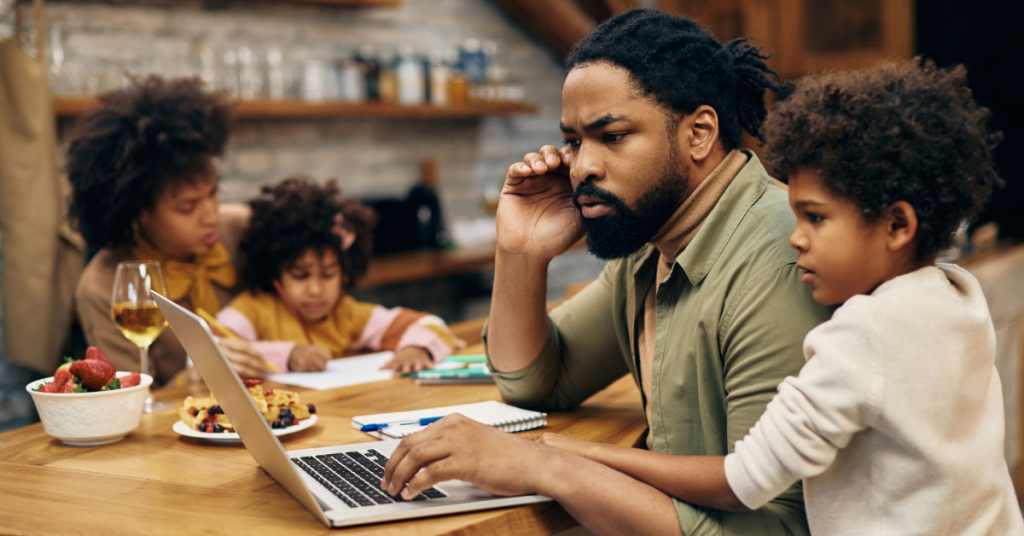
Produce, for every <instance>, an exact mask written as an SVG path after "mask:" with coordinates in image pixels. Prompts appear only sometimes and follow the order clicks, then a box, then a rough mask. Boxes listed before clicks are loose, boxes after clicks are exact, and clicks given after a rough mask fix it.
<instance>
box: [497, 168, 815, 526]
mask: <svg viewBox="0 0 1024 536" xmlns="http://www.w3.org/2000/svg"><path fill="white" fill-rule="evenodd" d="M747 154H748V156H749V158H750V159H749V161H748V162H747V164H746V165H745V166H744V167H743V168H742V169H741V170H740V172H739V174H738V175H737V176H736V178H735V179H733V181H732V184H731V185H730V186H729V187H728V189H727V190H726V191H725V193H724V194H723V195H722V197H721V199H720V200H719V202H718V203H717V205H716V206H715V208H714V209H712V210H711V213H710V214H708V216H707V219H706V220H705V221H704V224H703V226H702V227H701V229H700V230H699V231H698V232H697V235H696V236H695V237H694V238H693V241H692V242H690V244H689V245H688V246H687V247H686V248H685V249H684V250H683V252H682V253H681V254H680V255H679V256H678V257H677V258H676V261H675V264H674V265H673V266H672V268H671V271H670V272H669V275H668V276H667V277H666V279H665V280H664V281H663V282H662V284H661V286H660V288H659V289H658V293H657V296H656V303H657V313H656V314H657V325H656V329H657V331H656V333H655V343H654V357H653V364H652V372H653V378H654V381H653V383H652V385H651V395H650V399H649V400H648V399H647V397H644V404H645V407H646V405H647V404H650V406H651V408H650V409H651V412H650V414H651V418H650V422H648V426H649V428H650V431H649V433H650V434H651V435H652V437H653V441H652V445H653V450H654V451H656V452H663V453H668V454H685V455H725V454H728V453H730V452H732V450H733V446H734V445H735V443H736V442H737V441H739V440H740V439H743V437H744V436H746V434H747V432H748V431H749V430H750V429H751V427H753V425H754V423H755V422H757V419H758V418H759V417H760V416H761V413H762V412H763V411H764V409H765V406H766V405H767V404H768V402H769V401H770V400H771V399H772V397H773V396H774V395H775V392H776V387H777V386H778V384H779V383H780V382H781V381H782V379H783V378H785V377H786V376H795V375H796V374H797V373H798V371H799V370H800V367H801V366H802V365H803V364H804V357H803V352H802V344H803V339H804V335H806V334H807V332H808V331H810V330H811V328H813V327H815V326H816V325H818V324H819V323H821V322H823V321H825V320H827V319H828V318H829V316H830V315H831V309H830V308H826V307H823V306H821V305H819V304H817V303H816V302H815V301H814V300H813V299H812V298H811V293H810V289H809V288H808V287H807V286H806V285H804V284H803V283H802V282H801V281H800V272H799V270H798V269H797V267H796V258H797V254H796V251H794V250H793V249H792V248H790V247H789V235H790V233H792V231H793V228H794V226H795V218H794V216H793V213H792V212H791V211H790V209H789V203H788V199H787V195H786V192H785V191H783V190H782V189H780V188H778V187H777V186H775V184H774V182H773V181H772V179H771V177H769V176H768V173H767V172H766V171H765V169H764V167H763V166H762V165H761V163H760V161H759V160H758V159H757V156H755V155H754V154H752V153H749V152H748V153H747ZM657 261H658V255H657V251H656V249H655V248H653V247H652V246H650V245H647V246H645V247H644V248H643V249H641V250H640V251H639V252H637V253H635V254H633V255H632V256H630V257H627V258H624V259H618V260H614V261H611V262H609V263H608V264H607V266H606V267H605V269H604V271H603V272H602V273H601V276H600V277H599V278H598V279H597V280H596V281H594V282H593V283H591V284H590V285H588V286H587V287H586V288H585V289H584V290H583V291H581V292H580V293H579V294H577V295H576V296H575V297H574V298H572V299H571V300H569V301H567V302H566V303H564V304H563V305H562V306H560V307H558V308H557V309H555V310H553V311H552V312H551V314H550V319H549V320H550V331H549V334H548V339H547V342H546V343H545V345H544V348H543V349H542V350H541V351H540V353H539V355H538V356H537V358H536V359H535V360H534V361H533V362H532V363H530V364H529V365H527V366H526V367H524V368H523V369H521V370H518V371H514V372H505V373H495V377H496V378H497V383H498V388H499V390H500V391H501V394H502V397H504V399H505V400H506V401H507V402H509V403H511V404H515V405H518V406H525V407H532V408H543V409H548V410H562V409H570V408H574V407H576V406H577V405H579V404H580V403H582V402H583V401H584V400H586V399H587V398H588V397H590V396H591V395H593V394H594V393H596V392H598V391H600V390H601V389H603V388H605V387H607V386H608V385H609V384H611V383H612V382H614V381H615V380H617V379H618V378H620V377H622V375H624V374H626V373H629V374H632V375H633V379H634V380H635V381H636V382H637V385H638V386H639V384H640V377H639V373H638V371H637V365H636V364H637V344H636V342H637V341H636V321H637V317H638V315H639V314H642V313H643V307H644V299H645V297H646V296H647V293H648V290H649V289H650V287H651V285H652V284H653V283H654V277H655V273H656V269H657ZM485 342H486V338H485ZM492 370H493V367H492ZM673 501H674V502H675V505H676V510H677V513H678V515H679V522H680V527H681V529H682V532H683V534H687V535H723V536H724V535H757V534H764V535H784V534H807V532H808V530H807V521H806V517H805V515H804V504H803V495H802V491H801V488H800V486H799V484H798V485H796V486H794V487H792V488H790V489H789V490H788V491H786V492H785V493H783V494H782V495H780V496H779V497H777V498H776V499H775V500H774V501H772V502H770V503H768V504H767V505H765V506H764V507H763V508H761V509H760V510H758V511H756V512H753V513H731V512H724V511H719V510H713V509H709V508H702V507H698V506H693V505H690V504H687V503H684V502H682V501H679V500H677V499H673Z"/></svg>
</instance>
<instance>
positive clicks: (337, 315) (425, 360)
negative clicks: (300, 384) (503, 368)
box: [217, 177, 463, 373]
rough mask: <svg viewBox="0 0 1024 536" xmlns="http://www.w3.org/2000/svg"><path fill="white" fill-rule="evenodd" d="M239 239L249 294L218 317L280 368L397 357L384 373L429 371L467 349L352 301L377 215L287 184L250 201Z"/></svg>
mask: <svg viewBox="0 0 1024 536" xmlns="http://www.w3.org/2000/svg"><path fill="white" fill-rule="evenodd" d="M249 206H250V207H251V208H252V221H251V223H250V226H249V230H248V231H247V232H246V233H245V235H244V236H243V237H242V243H241V245H240V249H241V252H242V254H243V256H244V258H245V263H244V265H243V267H242V283H243V285H244V287H245V289H246V291H245V292H243V293H241V294H240V295H239V296H238V297H236V298H235V299H234V300H233V301H232V302H231V303H230V305H229V306H228V307H227V308H225V309H224V310H223V311H221V312H220V314H218V315H217V320H218V321H220V323H221V324H222V325H223V327H225V328H227V329H230V330H231V331H232V332H234V334H236V335H238V336H240V337H241V338H242V339H245V340H247V341H253V342H252V345H253V347H255V348H256V349H257V350H259V351H260V352H261V353H262V354H263V356H264V357H265V358H266V359H267V361H269V362H270V363H272V364H273V365H274V366H276V367H277V368H279V369H280V370H282V371H284V370H291V371H296V372H303V371H318V370H324V369H325V368H326V366H327V361H328V360H329V359H331V358H332V357H337V356H341V355H343V354H351V353H354V352H359V351H364V350H370V351H378V350H393V351H394V352H395V356H394V358H393V359H392V360H391V361H390V362H388V363H387V364H385V365H384V367H383V368H387V369H392V370H394V371H395V372H401V373H405V372H413V371H419V370H422V369H425V368H431V366H432V365H433V363H435V362H439V361H441V360H443V359H444V358H445V357H447V356H448V355H449V354H451V353H452V351H454V350H455V349H457V348H458V347H461V346H462V344H463V343H462V341H460V340H459V339H457V338H456V337H455V336H454V335H453V334H452V332H451V331H449V329H448V327H447V325H445V323H444V321H443V320H441V319H440V318H439V317H437V316H435V315H430V314H427V313H420V312H416V311H412V310H409V309H405V308H401V307H396V308H393V309H387V308H385V307H382V306H380V305H375V304H372V303H361V302H358V301H356V300H354V299H353V298H352V297H351V296H349V295H348V294H347V292H348V291H349V290H351V289H352V287H353V286H354V285H355V283H356V281H357V280H358V279H359V277H360V276H362V275H363V274H364V273H366V269H367V260H368V258H369V255H370V246H371V243H372V235H371V229H372V227H373V225H374V223H375V221H376V216H375V215H374V213H373V211H372V210H371V209H369V208H368V207H365V206H363V205H361V204H359V203H358V202H357V201H354V200H351V199H343V198H341V197H340V196H339V190H338V188H337V186H336V185H335V183H334V181H333V180H332V181H328V182H327V183H326V184H325V185H324V186H318V185H316V184H314V183H313V182H311V181H310V180H308V179H307V178H305V177H291V178H288V179H285V180H284V181H282V182H281V183H279V184H277V185H274V186H266V187H264V188H263V192H262V194H261V195H260V196H259V197H257V198H255V199H253V200H252V201H250V202H249Z"/></svg>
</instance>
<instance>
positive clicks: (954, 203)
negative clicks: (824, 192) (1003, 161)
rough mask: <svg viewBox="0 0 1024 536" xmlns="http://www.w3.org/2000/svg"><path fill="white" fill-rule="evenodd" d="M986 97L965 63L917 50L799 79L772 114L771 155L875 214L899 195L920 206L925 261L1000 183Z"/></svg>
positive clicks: (780, 167) (768, 126)
mask: <svg viewBox="0 0 1024 536" xmlns="http://www.w3.org/2000/svg"><path fill="white" fill-rule="evenodd" d="M990 115H991V113H990V112H989V110H988V109H987V108H983V107H981V106H978V104H977V103H976V102H975V101H974V99H973V98H972V96H971V90H970V88H968V87H967V70H966V69H965V68H964V67H963V66H958V67H956V68H953V69H948V70H947V69H941V68H939V67H937V66H936V65H935V63H934V62H932V61H931V60H923V59H922V58H920V57H918V58H914V59H913V60H905V61H899V62H887V63H882V64H879V65H877V66H875V67H872V68H869V69H864V70H859V71H853V72H836V73H826V74H822V75H817V76H809V77H805V78H802V79H800V80H799V81H798V82H797V84H796V87H795V90H794V92H793V93H792V95H790V96H789V97H788V98H787V99H786V100H784V101H782V102H779V103H778V104H776V105H775V107H774V109H773V110H772V112H771V114H769V116H768V119H767V121H766V122H765V133H766V134H767V136H768V144H767V146H766V147H765V160H766V161H767V163H768V165H769V166H770V167H771V169H772V171H773V172H774V173H775V175H776V177H778V178H779V179H781V180H784V181H785V180H788V177H789V176H790V175H791V174H793V173H796V172H797V171H799V170H801V169H808V170H813V171H816V172H818V174H819V175H820V176H821V179H822V181H823V182H824V184H825V186H826V187H827V188H829V189H830V190H831V191H832V192H834V193H835V194H836V195H839V196H842V197H845V198H847V199H850V200H852V201H853V202H854V203H856V204H857V206H858V207H860V208H861V209H862V210H863V214H864V218H865V220H866V221H868V222H873V221H876V220H877V219H878V218H879V217H880V216H881V215H882V214H883V213H884V212H885V210H886V209H887V208H888V207H890V206H891V205H892V204H893V203H895V202H896V201H906V202H907V203H909V204H910V205H911V206H913V207H914V211H915V212H916V213H917V219H918V231H917V240H918V244H917V253H916V260H918V261H926V260H930V259H932V258H933V257H934V256H935V255H936V254H937V253H938V251H939V250H941V249H943V248H946V247H948V246H949V245H950V244H951V243H952V240H953V234H954V233H955V232H956V229H957V227H959V225H960V223H961V222H963V221H965V220H971V219H973V218H975V217H976V216H977V214H978V212H979V211H980V210H981V208H982V206H983V205H984V204H985V202H986V201H987V200H988V198H989V196H990V195H991V193H992V189H993V187H995V186H996V185H1001V184H1002V180H1001V179H1000V178H999V176H998V174H997V173H996V169H995V164H994V163H993V161H992V152H993V149H994V148H995V146H996V145H997V144H998V143H999V141H1000V140H1001V139H1002V134H1001V133H999V132H991V131H990V130H989V128H988V121H989V117H990Z"/></svg>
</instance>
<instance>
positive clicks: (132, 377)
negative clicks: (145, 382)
mask: <svg viewBox="0 0 1024 536" xmlns="http://www.w3.org/2000/svg"><path fill="white" fill-rule="evenodd" d="M120 379H121V388H122V389H126V388H128V387H135V386H136V385H138V384H139V382H141V381H142V376H140V375H139V373H138V372H133V373H131V374H129V375H127V376H121V378H120Z"/></svg>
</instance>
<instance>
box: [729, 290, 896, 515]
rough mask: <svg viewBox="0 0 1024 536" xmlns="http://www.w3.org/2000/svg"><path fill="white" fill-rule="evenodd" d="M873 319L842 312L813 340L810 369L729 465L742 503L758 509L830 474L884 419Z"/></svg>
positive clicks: (787, 388) (792, 382) (808, 345)
mask: <svg viewBox="0 0 1024 536" xmlns="http://www.w3.org/2000/svg"><path fill="white" fill-rule="evenodd" d="M873 333H874V330H873V327H872V325H871V317H870V315H865V314H858V313H857V312H856V311H852V310H846V311H844V310H843V309H840V310H838V311H836V314H835V316H834V317H833V319H832V320H830V321H828V322H826V323H824V324H822V325H821V326H819V327H817V328H815V329H814V330H812V331H811V332H810V333H808V334H807V338H806V340H805V341H804V353H805V355H807V356H808V362H807V364H806V365H804V367H803V369H801V371H800V374H799V376H797V377H788V378H786V379H785V380H784V381H783V382H782V383H781V384H780V385H779V390H778V394H776V395H775V397H774V398H773V399H772V401H771V402H770V403H769V404H768V407H767V408H766V409H765V412H764V414H763V415H762V416H761V418H760V419H759V420H758V421H757V423H756V424H755V425H754V427H753V428H752V429H751V430H750V433H749V434H748V435H747V436H746V437H745V438H743V440H741V441H738V442H737V443H736V448H735V451H734V452H733V453H732V454H729V455H728V456H726V458H725V474H726V478H727V480H728V481H729V486H730V487H731V488H732V490H733V492H735V493H736V496H737V497H738V498H739V499H740V501H741V502H743V504H744V505H746V506H747V507H748V508H751V509H757V508H760V507H761V506H763V505H764V504H765V503H767V502H768V501H770V500H771V499H773V498H774V497H775V496H777V495H778V494H780V493H782V492H783V491H784V490H785V489H786V488H788V487H789V486H791V485H792V484H793V483H794V482H796V481H798V480H800V479H804V478H810V477H814V476H817V475H820V474H821V473H823V472H824V471H825V470H826V469H828V467H829V466H830V465H831V464H832V462H833V461H834V460H835V457H836V453H837V452H838V451H839V449H841V448H844V447H845V446H846V445H847V444H848V443H849V442H850V439H851V438H852V437H853V435H854V434H856V433H857V432H859V431H861V430H864V429H866V428H868V427H870V426H871V425H872V423H873V421H874V420H875V419H876V417H877V413H878V408H879V407H880V404H881V397H882V392H883V389H884V379H883V378H884V377H883V374H882V361H881V356H880V355H879V352H878V351H877V345H876V344H875V340H876V338H875V336H874V335H873Z"/></svg>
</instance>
